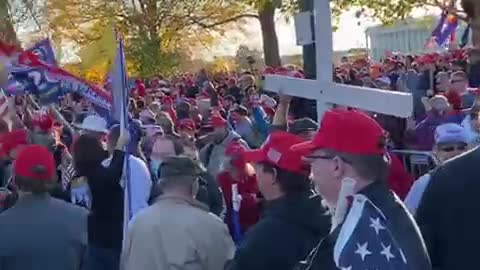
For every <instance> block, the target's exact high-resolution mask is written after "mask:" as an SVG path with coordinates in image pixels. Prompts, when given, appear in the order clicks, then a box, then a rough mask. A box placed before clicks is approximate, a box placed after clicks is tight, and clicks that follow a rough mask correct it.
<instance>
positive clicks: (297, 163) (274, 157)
mask: <svg viewBox="0 0 480 270" xmlns="http://www.w3.org/2000/svg"><path fill="white" fill-rule="evenodd" d="M304 141H305V140H304V139H303V138H302V137H300V136H297V135H294V134H291V133H288V132H285V131H276V132H273V133H271V134H270V136H268V138H267V140H266V141H265V142H264V143H263V145H262V147H261V148H260V149H256V150H252V151H245V152H244V153H243V158H244V160H245V162H252V163H258V162H268V163H271V164H273V165H275V166H278V167H279V168H281V169H284V170H286V171H289V172H293V173H298V174H306V173H307V174H308V172H309V171H310V170H309V169H308V166H306V165H305V163H304V162H303V160H302V155H301V154H299V153H297V152H293V151H292V150H291V149H290V148H291V147H292V146H293V145H295V144H299V143H302V142H304Z"/></svg>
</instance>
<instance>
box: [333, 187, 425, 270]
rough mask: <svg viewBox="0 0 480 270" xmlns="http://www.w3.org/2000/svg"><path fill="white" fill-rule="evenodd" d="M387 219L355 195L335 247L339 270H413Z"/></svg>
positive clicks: (367, 200) (413, 266)
mask: <svg viewBox="0 0 480 270" xmlns="http://www.w3.org/2000/svg"><path fill="white" fill-rule="evenodd" d="M396 237H398V235H393V234H392V232H391V231H390V228H389V227H388V225H387V219H386V217H385V216H384V215H383V213H382V212H381V211H380V209H378V208H377V207H376V206H375V205H374V204H373V203H372V202H371V201H370V200H369V199H368V198H367V197H365V196H364V195H362V194H356V195H354V197H353V202H352V207H351V208H350V211H349V213H348V215H347V217H346V219H345V222H344V223H343V225H342V228H341V230H340V233H339V236H338V239H337V241H336V243H335V247H334V260H335V264H336V265H337V267H338V268H339V269H349V270H351V269H382V270H413V269H417V268H415V263H416V262H415V261H413V258H408V257H406V256H405V254H404V253H403V251H402V247H401V246H400V244H399V242H398V239H396Z"/></svg>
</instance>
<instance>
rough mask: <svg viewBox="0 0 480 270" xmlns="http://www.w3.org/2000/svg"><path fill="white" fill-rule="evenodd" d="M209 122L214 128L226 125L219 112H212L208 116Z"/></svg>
mask: <svg viewBox="0 0 480 270" xmlns="http://www.w3.org/2000/svg"><path fill="white" fill-rule="evenodd" d="M210 121H211V124H212V126H213V127H214V128H222V127H226V126H227V120H225V118H223V117H222V116H221V115H219V114H213V115H212V117H211V118H210Z"/></svg>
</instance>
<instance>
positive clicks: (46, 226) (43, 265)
mask: <svg viewBox="0 0 480 270" xmlns="http://www.w3.org/2000/svg"><path fill="white" fill-rule="evenodd" d="M87 214H88V213H87V211H86V210H85V209H83V208H80V207H77V206H75V205H71V204H68V203H66V202H63V201H60V200H57V199H54V198H52V197H50V195H48V194H44V195H25V196H24V197H21V198H20V199H19V201H18V202H17V203H16V205H15V206H14V207H12V208H10V209H8V210H7V211H5V212H3V213H1V214H0V269H1V270H37V269H38V270H45V269H48V270H57V269H58V270H77V269H81V266H82V262H83V258H84V256H85V251H86V248H87V241H88V240H87V239H88V238H87Z"/></svg>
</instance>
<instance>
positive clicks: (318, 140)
mask: <svg viewBox="0 0 480 270" xmlns="http://www.w3.org/2000/svg"><path fill="white" fill-rule="evenodd" d="M383 137H384V130H383V129H382V127H381V126H380V125H379V124H378V123H377V122H376V121H375V120H374V119H372V118H371V117H369V116H368V115H366V114H364V113H362V112H359V111H355V110H353V111H351V110H344V109H333V110H330V111H328V112H326V113H325V115H324V116H323V119H322V122H321V123H320V129H319V130H318V132H317V134H316V135H315V137H314V138H313V140H311V141H308V142H305V143H301V144H297V145H294V146H293V147H292V150H293V151H295V152H298V153H300V154H301V155H308V154H309V153H311V152H312V151H314V150H316V149H331V150H335V151H337V152H341V153H348V154H358V155H376V154H384V153H385V146H384V145H383V143H382V141H383V140H382V139H383Z"/></svg>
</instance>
